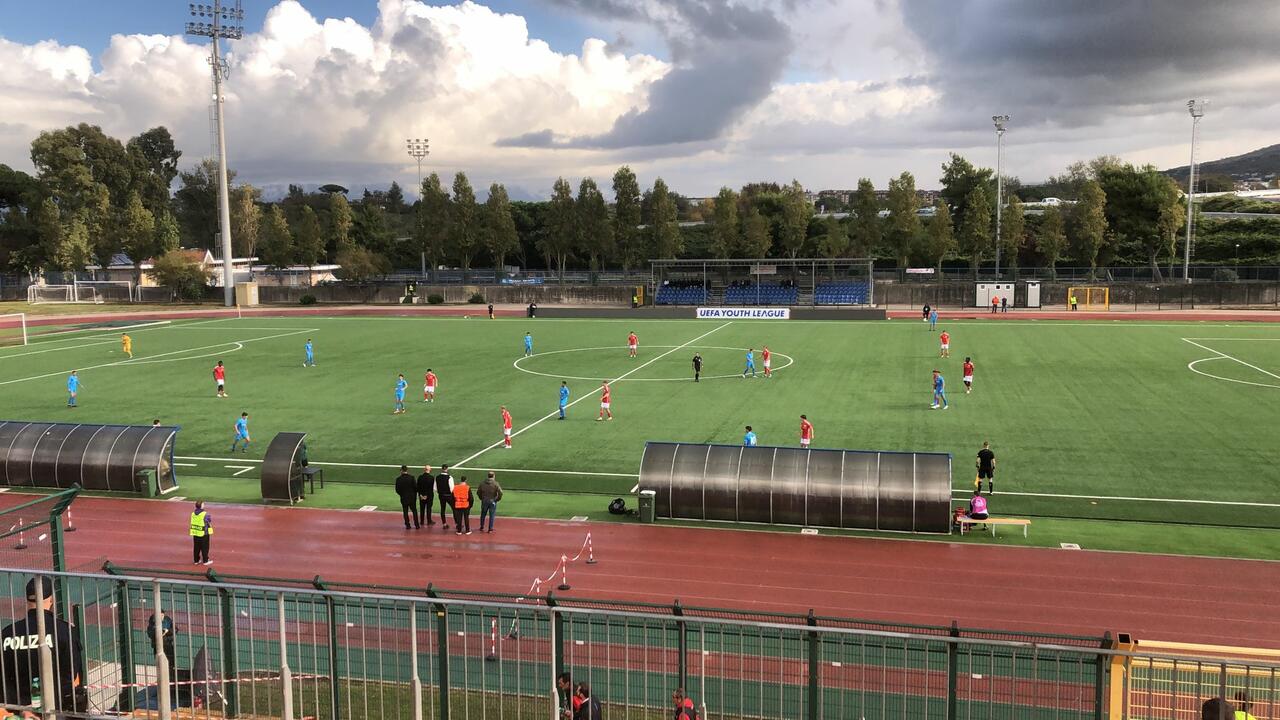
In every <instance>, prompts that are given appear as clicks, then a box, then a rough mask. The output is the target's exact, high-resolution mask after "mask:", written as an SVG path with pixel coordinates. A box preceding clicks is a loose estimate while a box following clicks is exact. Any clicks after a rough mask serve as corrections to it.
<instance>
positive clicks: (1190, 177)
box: [1182, 100, 1209, 283]
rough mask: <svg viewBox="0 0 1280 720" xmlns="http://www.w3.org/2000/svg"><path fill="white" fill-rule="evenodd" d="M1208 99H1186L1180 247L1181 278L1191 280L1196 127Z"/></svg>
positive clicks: (1202, 115)
mask: <svg viewBox="0 0 1280 720" xmlns="http://www.w3.org/2000/svg"><path fill="white" fill-rule="evenodd" d="M1208 104H1209V101H1208V100H1188V101H1187V112H1188V113H1190V114H1191V164H1190V165H1188V166H1187V241H1186V243H1184V246H1183V248H1182V278H1183V281H1184V282H1188V283H1189V282H1191V241H1192V239H1193V238H1194V237H1195V236H1194V235H1193V234H1192V223H1193V222H1194V220H1195V202H1196V129H1197V128H1199V127H1200V118H1202V117H1204V107H1205V105H1208Z"/></svg>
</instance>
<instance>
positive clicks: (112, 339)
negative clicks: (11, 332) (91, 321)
mask: <svg viewBox="0 0 1280 720" xmlns="http://www.w3.org/2000/svg"><path fill="white" fill-rule="evenodd" d="M169 323H170V321H169V320H160V321H157V322H154V323H145V324H143V325H127V326H123V327H120V328H117V329H118V330H120V331H121V332H123V331H126V330H127V331H131V332H135V331H136V332H141V331H143V330H160V329H163V328H166V327H169ZM98 330H101V328H94V331H95V332H96V331H98ZM77 332H79V331H77ZM101 338H107V339H105V340H104V339H101ZM79 340H97V342H88V343H84V344H81V345H62V346H59V347H52V348H49V349H47V350H31V351H29V352H20V353H10V354H7V355H0V360H8V359H9V358H19V357H26V356H28V355H43V354H44V353H51V352H60V351H62V350H76V349H79V348H87V347H94V346H97V345H110V344H112V343H118V342H120V337H119V336H118V335H114V334H110V335H108V334H100V335H86V336H84V337H75V338H63V339H61V340H46V341H43V342H41V341H37V342H33V343H30V345H28V347H30V346H31V345H51V344H53V343H63V342H76V341H79Z"/></svg>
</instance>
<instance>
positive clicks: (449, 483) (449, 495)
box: [436, 465, 453, 530]
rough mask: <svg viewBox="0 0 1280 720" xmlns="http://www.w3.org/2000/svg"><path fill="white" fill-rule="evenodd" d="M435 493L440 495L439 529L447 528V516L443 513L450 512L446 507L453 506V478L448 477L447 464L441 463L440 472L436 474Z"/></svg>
mask: <svg viewBox="0 0 1280 720" xmlns="http://www.w3.org/2000/svg"><path fill="white" fill-rule="evenodd" d="M436 494H437V495H439V496H440V524H441V525H442V526H443V527H442V528H441V529H442V530H448V529H449V516H448V515H446V514H445V513H448V512H450V510H448V509H447V508H452V507H453V478H451V477H449V466H448V465H441V466H440V474H439V475H436Z"/></svg>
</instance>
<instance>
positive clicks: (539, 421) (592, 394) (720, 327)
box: [451, 321, 733, 466]
mask: <svg viewBox="0 0 1280 720" xmlns="http://www.w3.org/2000/svg"><path fill="white" fill-rule="evenodd" d="M732 324H733V322H732V321H730V322H727V323H725V324H723V325H717V326H716V327H714V328H712V329H711V330H708V331H707V332H704V333H702V334H701V335H699V336H698V337H696V338H694V339H692V340H690V341H689V342H687V343H684V344H683V345H677V346H676V347H673V348H671V349H670V350H668V351H666V352H664V353H662V354H661V355H658V356H657V357H655V358H653V359H652V360H648V361H646V362H644V363H641V364H640V365H637V366H635V367H634V368H631V369H630V370H628V371H627V372H625V373H623V374H622V375H619V376H618V377H616V378H614V379H613V380H610V381H609V382H610V383H612V384H616V383H619V382H621V381H623V380H625V379H626V378H627V376H629V375H632V374H634V373H638V372H640V371H641V370H643V369H645V368H646V367H648V366H650V365H652V364H653V363H656V362H658V361H659V360H661V359H662V358H664V357H666V356H668V355H670V354H671V353H673V352H675V351H677V350H680V349H682V348H686V347H689V346H690V345H692V344H694V343H696V342H698V341H699V340H701V339H702V338H704V337H706V336H708V335H710V334H711V333H713V332H716V331H717V330H723V329H724V328H727V327H729V326H730V325H732ZM512 364H513V365H514V363H512ZM599 391H600V389H599V388H596V389H595V390H594V391H592V392H589V393H587V394H585V395H583V396H582V397H580V398H578V399H577V400H574V401H573V402H571V403H569V404H568V405H566V406H565V407H573V406H574V405H577V404H578V403H580V402H582V401H583V400H586V399H587V398H589V397H595V395H596V393H598V392H599ZM559 414H560V411H559V410H553V411H551V412H549V413H547V414H546V415H543V416H542V417H540V418H538V419H537V420H534V421H533V422H531V423H529V424H528V425H525V426H524V427H522V428H520V429H519V430H517V431H515V432H513V433H511V437H515V436H517V435H519V434H521V433H523V432H525V431H526V430H532V429H533V428H535V427H537V426H538V425H541V424H542V423H543V422H545V421H547V420H550V419H551V418H553V417H556V416H558V415H559ZM501 444H502V441H501V440H498V441H497V442H495V443H493V444H492V445H490V446H488V447H486V448H485V449H483V450H481V451H480V452H477V453H475V454H474V455H471V456H470V457H468V458H466V459H464V460H459V461H458V462H456V463H452V464H451V466H458V465H466V464H467V463H468V462H470V461H472V460H475V459H476V458H478V457H480V456H481V455H483V454H485V453H487V452H489V451H490V450H492V449H494V448H496V447H498V446H499V445H501Z"/></svg>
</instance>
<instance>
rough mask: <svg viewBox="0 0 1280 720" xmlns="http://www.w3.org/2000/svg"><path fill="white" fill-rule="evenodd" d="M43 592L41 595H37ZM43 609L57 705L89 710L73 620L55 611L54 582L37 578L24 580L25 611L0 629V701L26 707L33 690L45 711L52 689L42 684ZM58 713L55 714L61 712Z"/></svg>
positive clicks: (81, 660) (77, 637) (69, 710)
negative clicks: (37, 614)
mask: <svg viewBox="0 0 1280 720" xmlns="http://www.w3.org/2000/svg"><path fill="white" fill-rule="evenodd" d="M41 595H42V596H43V597H40V596H41ZM40 606H43V612H44V644H45V645H47V646H48V647H49V650H50V654H51V655H52V660H53V662H52V666H53V667H52V669H53V675H54V682H55V683H56V684H57V691H56V695H57V703H58V706H57V707H58V710H60V711H62V712H83V711H84V710H86V709H87V705H88V694H87V693H85V692H84V691H83V689H82V688H81V681H82V679H83V678H84V672H83V665H84V652H83V650H82V649H81V646H80V634H79V633H77V632H76V631H75V629H74V628H73V627H71V623H68V622H67V621H66V620H63V619H61V618H58V617H55V616H54V614H53V581H52V580H50V579H49V578H47V577H43V578H40V586H39V588H38V589H37V587H36V578H31V580H30V581H29V582H27V614H26V617H25V618H20V619H18V620H16V621H14V623H13V624H12V625H9V626H8V627H6V628H5V629H4V630H3V632H0V666H2V667H3V668H4V673H3V678H2V679H0V703H3V704H5V705H18V706H27V707H30V706H32V705H33V704H34V703H33V701H34V700H35V698H34V697H33V692H32V691H33V689H34V690H36V691H37V692H39V693H40V698H41V699H42V701H43V706H44V709H45V710H48V709H49V708H50V707H52V705H53V703H52V702H50V701H51V700H52V699H53V698H52V696H53V695H54V694H55V693H54V692H51V691H50V690H49V688H40V687H39V684H38V683H36V682H35V681H36V680H39V679H40V638H39V637H38V633H39V618H38V617H37V616H36V613H37V612H40V610H37V608H38V607H40ZM62 712H60V713H58V716H59V717H62Z"/></svg>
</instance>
